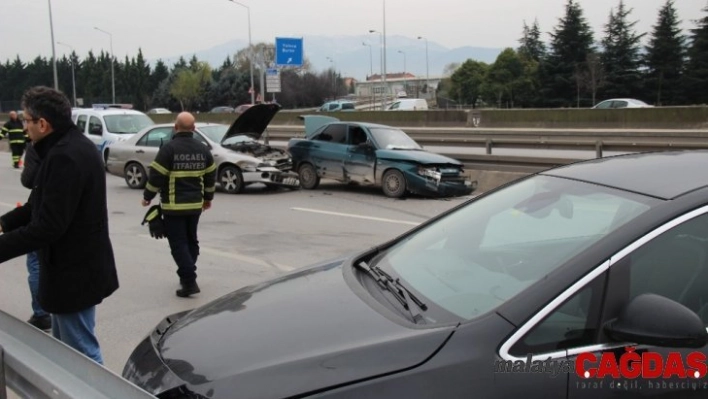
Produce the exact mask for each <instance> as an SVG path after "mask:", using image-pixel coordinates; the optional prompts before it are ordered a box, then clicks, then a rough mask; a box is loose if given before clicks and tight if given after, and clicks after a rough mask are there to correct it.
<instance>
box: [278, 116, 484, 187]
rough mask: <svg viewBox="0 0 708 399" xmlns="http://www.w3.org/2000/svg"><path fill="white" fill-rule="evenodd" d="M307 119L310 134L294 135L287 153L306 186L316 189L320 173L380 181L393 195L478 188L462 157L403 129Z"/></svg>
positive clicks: (343, 179)
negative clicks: (427, 145)
mask: <svg viewBox="0 0 708 399" xmlns="http://www.w3.org/2000/svg"><path fill="white" fill-rule="evenodd" d="M302 119H304V121H305V138H293V139H290V141H289V142H288V152H290V154H291V155H292V157H293V165H294V168H295V170H296V171H297V172H298V174H299V175H300V185H301V186H302V188H304V189H309V190H311V189H315V188H317V186H318V185H319V183H320V179H321V178H326V179H333V180H337V181H340V182H343V183H354V184H360V185H368V186H378V187H381V189H382V190H383V193H384V194H385V195H386V196H388V197H392V198H399V197H402V196H404V195H405V194H406V193H414V194H421V195H429V196H459V195H467V194H470V193H471V192H472V191H474V190H475V188H476V182H472V181H470V179H469V178H468V177H466V176H465V173H464V169H463V165H462V163H461V162H460V161H457V160H455V159H452V158H450V157H446V156H444V155H440V154H435V153H432V152H428V151H425V150H423V148H421V147H420V145H418V143H416V142H415V141H414V140H413V139H411V138H410V137H409V136H408V135H407V134H406V133H405V132H404V131H403V130H401V129H398V128H395V127H391V126H385V125H378V124H373V123H362V122H340V121H339V119H337V118H333V117H328V116H318V115H304V116H303V117H302Z"/></svg>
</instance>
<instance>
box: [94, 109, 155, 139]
mask: <svg viewBox="0 0 708 399" xmlns="http://www.w3.org/2000/svg"><path fill="white" fill-rule="evenodd" d="M103 119H104V120H105V121H106V130H108V132H110V133H116V134H135V133H137V132H139V131H141V130H143V129H145V128H146V127H148V126H152V125H154V124H155V122H153V120H152V119H150V117H149V116H147V115H143V114H124V115H105V116H104V117H103Z"/></svg>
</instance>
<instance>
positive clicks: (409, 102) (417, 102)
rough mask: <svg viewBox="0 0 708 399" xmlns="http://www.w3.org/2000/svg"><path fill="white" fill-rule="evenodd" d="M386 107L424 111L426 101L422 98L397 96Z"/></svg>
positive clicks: (390, 109) (426, 107) (395, 109)
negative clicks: (396, 98) (397, 97)
mask: <svg viewBox="0 0 708 399" xmlns="http://www.w3.org/2000/svg"><path fill="white" fill-rule="evenodd" d="M386 109H387V110H388V111H426V110H427V109H428V102H427V101H426V100H425V99H424V98H399V99H398V100H396V101H394V102H393V104H391V105H389V107H388V108H386Z"/></svg>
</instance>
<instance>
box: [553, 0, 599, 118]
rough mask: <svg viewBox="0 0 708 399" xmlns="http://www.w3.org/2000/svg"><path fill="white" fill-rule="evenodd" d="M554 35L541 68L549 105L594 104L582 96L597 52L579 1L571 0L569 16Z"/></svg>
mask: <svg viewBox="0 0 708 399" xmlns="http://www.w3.org/2000/svg"><path fill="white" fill-rule="evenodd" d="M550 35H551V45H550V52H549V54H548V56H547V57H546V58H545V59H544V60H543V62H542V63H541V67H540V76H541V83H542V87H543V90H542V94H543V98H544V101H545V102H546V104H545V105H549V106H555V107H568V106H573V105H576V106H580V105H581V103H582V104H584V105H590V100H589V99H584V98H581V93H582V89H583V88H584V86H585V84H584V80H583V76H585V72H586V61H587V58H588V54H590V53H592V52H593V51H594V49H593V33H592V30H591V29H590V25H588V23H587V21H586V19H585V17H584V16H583V10H582V9H581V8H580V5H579V4H578V3H576V1H575V0H568V3H567V4H566V7H565V16H564V17H563V18H561V19H560V20H559V23H558V26H557V27H556V28H555V30H554V32H553V33H551V34H550Z"/></svg>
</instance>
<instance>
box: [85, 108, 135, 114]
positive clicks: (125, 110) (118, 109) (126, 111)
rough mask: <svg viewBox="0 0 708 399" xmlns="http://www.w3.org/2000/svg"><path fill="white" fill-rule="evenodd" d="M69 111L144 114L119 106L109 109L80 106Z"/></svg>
mask: <svg viewBox="0 0 708 399" xmlns="http://www.w3.org/2000/svg"><path fill="white" fill-rule="evenodd" d="M71 112H72V114H80V113H87V114H88V113H95V114H98V115H125V114H131V115H144V114H143V113H142V112H140V111H136V110H134V109H120V108H110V109H94V108H82V109H74V110H72V111H71Z"/></svg>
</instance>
